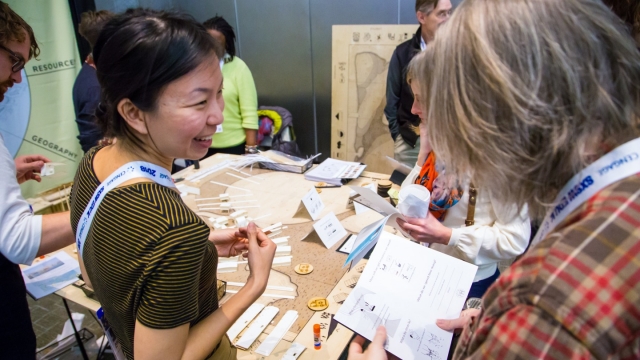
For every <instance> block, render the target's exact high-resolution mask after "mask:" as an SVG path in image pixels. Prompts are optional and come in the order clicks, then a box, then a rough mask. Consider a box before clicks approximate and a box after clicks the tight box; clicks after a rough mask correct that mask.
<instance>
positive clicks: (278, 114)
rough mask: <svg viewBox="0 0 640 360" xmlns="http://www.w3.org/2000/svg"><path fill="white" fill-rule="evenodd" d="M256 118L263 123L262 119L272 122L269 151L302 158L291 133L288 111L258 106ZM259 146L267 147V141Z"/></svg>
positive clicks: (291, 121) (275, 107)
mask: <svg viewBox="0 0 640 360" xmlns="http://www.w3.org/2000/svg"><path fill="white" fill-rule="evenodd" d="M258 117H259V118H260V121H263V118H264V117H267V118H269V119H270V120H271V121H272V122H273V126H274V132H275V130H276V129H277V132H275V133H273V134H272V136H271V150H277V151H281V152H283V153H285V154H289V155H293V156H298V157H303V156H302V153H301V152H300V148H299V147H298V144H297V143H296V135H295V133H294V131H293V116H291V113H290V112H289V110H287V109H285V108H283V107H280V106H260V107H259V108H258ZM265 140H266V141H265ZM265 140H263V141H262V142H261V143H260V145H261V146H263V145H265V146H269V144H268V139H266V138H265Z"/></svg>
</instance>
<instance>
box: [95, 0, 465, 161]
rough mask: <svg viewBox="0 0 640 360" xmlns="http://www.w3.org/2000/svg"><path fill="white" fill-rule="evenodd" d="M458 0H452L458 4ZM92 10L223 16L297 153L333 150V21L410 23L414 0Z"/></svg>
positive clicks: (208, 0)
mask: <svg viewBox="0 0 640 360" xmlns="http://www.w3.org/2000/svg"><path fill="white" fill-rule="evenodd" d="M460 1H461V0H452V3H453V4H454V5H457V4H458V3H459V2H460ZM95 4H96V8H97V9H98V10H101V9H107V10H111V11H115V12H119V11H123V10H125V9H127V8H129V7H136V6H144V7H151V8H156V9H177V10H181V11H184V12H187V13H189V14H191V15H193V16H194V17H195V18H196V19H197V20H198V21H204V20H206V19H208V18H210V17H213V16H215V15H216V14H217V15H221V16H223V17H224V18H225V19H226V20H227V21H228V22H229V23H230V24H231V25H232V26H233V27H234V29H235V31H236V35H237V44H236V49H237V55H238V56H240V57H241V58H242V59H243V60H244V61H245V62H246V63H247V64H248V66H249V68H250V69H251V71H252V73H253V77H254V79H255V82H256V87H257V90H258V102H259V104H260V105H278V106H283V107H285V108H287V109H289V111H291V113H292V114H293V119H294V127H295V131H296V134H297V136H298V144H299V146H300V149H301V150H302V152H303V153H306V154H312V153H316V152H322V153H323V155H324V156H323V158H324V157H326V156H328V155H329V151H330V149H331V145H330V141H331V114H330V112H331V26H332V25H342V24H354V25H357V24H416V25H417V23H418V22H417V20H416V16H415V11H414V4H415V0H266V1H255V0H95Z"/></svg>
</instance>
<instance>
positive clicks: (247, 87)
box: [203, 16, 258, 157]
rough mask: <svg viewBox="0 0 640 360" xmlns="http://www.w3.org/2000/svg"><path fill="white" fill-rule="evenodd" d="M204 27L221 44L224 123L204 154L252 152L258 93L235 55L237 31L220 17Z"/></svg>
mask: <svg viewBox="0 0 640 360" xmlns="http://www.w3.org/2000/svg"><path fill="white" fill-rule="evenodd" d="M203 25H204V27H205V28H207V31H208V32H209V34H211V36H213V38H214V39H216V41H218V42H219V43H220V44H222V45H223V46H224V49H225V54H224V65H223V67H222V75H223V76H224V88H223V89H222V96H223V98H224V112H223V117H224V123H223V124H222V131H221V132H216V134H215V135H214V136H213V143H212V144H211V149H209V151H208V152H207V155H206V157H209V156H211V155H213V154H216V153H225V154H237V155H242V154H245V153H248V154H254V153H257V150H258V147H257V146H258V142H257V141H258V139H257V136H258V93H257V91H256V84H255V82H254V81H253V76H251V70H249V67H248V66H247V64H245V62H244V61H242V59H240V58H239V57H237V56H236V45H235V41H236V34H235V33H234V32H233V28H232V27H231V25H229V23H228V22H227V21H226V20H225V19H224V18H222V17H221V16H216V17H213V18H211V19H209V20H207V21H205V22H204V24H203Z"/></svg>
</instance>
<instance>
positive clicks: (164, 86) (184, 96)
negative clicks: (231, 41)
mask: <svg viewBox="0 0 640 360" xmlns="http://www.w3.org/2000/svg"><path fill="white" fill-rule="evenodd" d="M93 54H94V59H95V62H96V68H97V74H98V80H99V81H100V85H101V87H102V100H101V105H100V107H99V111H98V113H97V114H98V118H99V121H100V125H101V126H102V128H103V129H104V131H105V134H107V136H113V137H115V138H116V139H117V141H116V142H115V143H114V144H113V145H109V146H105V147H95V148H93V149H91V150H90V151H89V152H88V153H87V154H85V157H84V158H83V159H82V161H81V163H80V165H79V168H78V172H77V174H76V178H75V181H74V185H73V188H72V192H71V211H72V226H73V228H74V231H75V230H77V227H78V222H79V221H80V217H81V215H82V214H83V212H84V210H85V208H86V207H87V205H88V204H89V202H90V199H91V198H92V196H93V194H94V192H95V190H96V188H98V187H99V186H100V185H101V183H102V182H104V181H105V179H107V178H108V177H109V176H110V175H111V174H112V173H114V172H115V171H116V170H117V169H119V168H120V167H121V166H123V165H126V164H129V163H130V162H132V161H144V162H146V163H147V164H146V165H145V167H148V168H150V169H154V170H156V172H157V173H159V174H163V173H164V174H168V173H169V171H170V169H171V164H172V163H173V160H174V158H176V157H179V158H185V159H199V158H202V157H203V156H204V155H205V154H206V152H207V150H208V149H209V146H210V145H211V138H212V136H213V134H214V133H215V131H216V127H217V125H218V124H220V123H221V122H222V109H223V107H224V102H223V99H222V73H221V71H220V65H219V63H218V61H217V58H218V56H220V55H221V54H222V51H221V48H219V47H218V45H217V43H216V42H215V41H214V39H213V38H212V37H211V36H210V35H209V34H208V33H207V32H206V30H205V29H204V27H203V26H202V25H200V24H198V23H196V22H195V21H194V20H193V19H192V18H191V17H188V16H186V15H179V14H173V13H167V12H159V11H152V10H143V9H133V10H128V11H127V12H126V13H125V14H122V15H118V16H116V17H115V18H114V19H113V20H111V21H110V22H109V23H108V24H106V25H105V27H104V28H103V30H102V32H101V34H100V37H99V38H98V41H97V43H96V46H95V48H94V52H93ZM93 211H94V212H93V213H94V218H93V221H92V223H91V225H90V227H89V231H88V234H87V237H86V241H85V244H84V248H83V251H82V253H81V255H82V260H83V261H84V265H85V268H86V272H87V274H88V277H89V279H90V280H91V283H92V286H93V289H94V290H95V293H96V296H97V297H98V299H100V302H101V304H102V307H103V309H104V312H105V316H106V317H107V319H108V321H109V323H110V324H111V325H112V328H113V330H114V333H115V335H116V338H117V340H118V342H119V343H120V345H121V346H122V350H123V353H124V355H125V356H126V357H127V358H128V359H132V358H134V357H135V358H136V359H138V360H139V359H204V358H211V359H235V352H236V351H235V348H234V347H233V346H232V345H231V343H230V341H229V339H228V338H227V337H226V331H227V330H228V329H229V327H231V325H232V324H233V323H234V322H235V321H236V320H237V319H238V318H239V317H240V315H242V313H244V311H245V310H246V309H247V308H248V307H249V306H250V305H251V304H252V303H253V302H254V301H255V300H256V299H257V298H258V297H259V296H260V295H261V294H262V292H264V289H265V287H266V285H267V281H268V278H269V272H270V269H271V263H272V261H273V256H274V255H275V250H276V246H275V244H274V243H273V242H272V241H271V240H270V239H269V238H267V237H266V235H264V234H263V233H262V232H261V231H259V230H258V229H257V228H256V227H255V224H253V223H251V224H249V226H248V227H247V228H246V229H245V228H242V229H239V230H237V231H235V230H233V229H231V230H227V231H214V232H211V231H210V229H209V227H208V226H207V225H206V224H205V223H204V221H203V220H202V219H200V217H199V216H198V215H196V214H195V213H194V212H193V211H192V210H191V209H189V207H188V206H187V205H185V204H184V202H183V201H182V199H181V198H180V195H179V193H178V192H177V191H175V190H174V189H173V188H171V187H167V186H163V185H160V184H159V183H156V182H150V181H149V180H147V179H146V178H137V179H132V180H130V181H128V182H125V183H123V184H121V185H120V186H118V187H116V188H114V189H112V190H111V191H108V192H107V193H106V195H105V197H104V200H103V201H102V202H101V204H100V205H99V206H98V208H97V210H93ZM246 250H248V262H249V267H250V271H251V273H250V276H249V278H248V279H247V281H246V285H245V286H244V287H243V288H242V289H241V290H240V291H239V292H238V294H236V295H235V296H233V297H232V298H231V299H230V300H229V301H227V302H225V303H224V305H222V306H219V305H218V298H217V281H216V269H217V262H218V256H237V255H238V254H239V253H242V252H243V251H246Z"/></svg>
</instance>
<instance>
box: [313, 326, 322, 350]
mask: <svg viewBox="0 0 640 360" xmlns="http://www.w3.org/2000/svg"><path fill="white" fill-rule="evenodd" d="M313 347H314V348H315V349H316V350H318V349H320V348H321V347H322V343H321V342H320V324H313Z"/></svg>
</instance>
